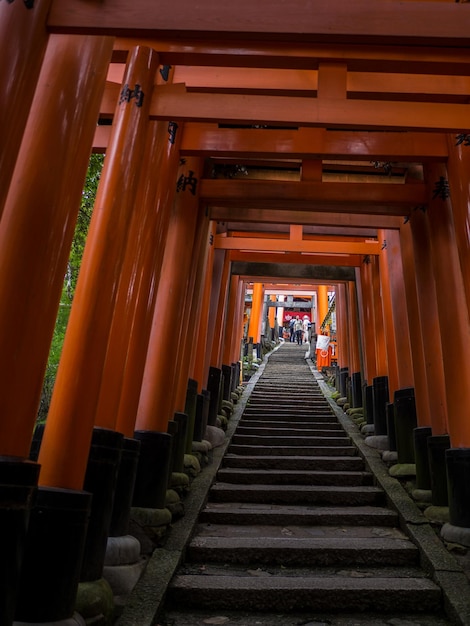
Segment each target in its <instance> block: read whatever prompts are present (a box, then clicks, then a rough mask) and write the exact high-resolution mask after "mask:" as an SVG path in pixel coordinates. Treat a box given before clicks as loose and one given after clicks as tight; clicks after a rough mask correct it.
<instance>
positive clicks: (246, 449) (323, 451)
mask: <svg viewBox="0 0 470 626" xmlns="http://www.w3.org/2000/svg"><path fill="white" fill-rule="evenodd" d="M228 451H229V452H230V453H232V454H246V455H249V456H250V455H251V456H266V455H269V456H296V455H299V456H312V457H314V456H353V455H354V454H355V453H356V448H355V447H354V446H281V445H279V446H254V445H252V446H250V445H240V444H233V443H231V444H230V445H229V447H228Z"/></svg>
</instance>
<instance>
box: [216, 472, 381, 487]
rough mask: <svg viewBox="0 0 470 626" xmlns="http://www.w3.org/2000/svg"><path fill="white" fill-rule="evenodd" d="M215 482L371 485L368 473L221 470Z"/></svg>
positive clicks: (370, 477)
mask: <svg viewBox="0 0 470 626" xmlns="http://www.w3.org/2000/svg"><path fill="white" fill-rule="evenodd" d="M217 480H220V481H222V482H225V483H237V484H239V485H247V484H250V485H254V484H257V485H288V484H291V485H324V486H334V485H342V486H344V487H346V486H350V485H355V486H360V485H371V484H372V474H370V473H369V472H340V471H318V470H280V469H278V468H275V469H245V468H240V469H238V468H221V469H220V470H219V471H218V472H217Z"/></svg>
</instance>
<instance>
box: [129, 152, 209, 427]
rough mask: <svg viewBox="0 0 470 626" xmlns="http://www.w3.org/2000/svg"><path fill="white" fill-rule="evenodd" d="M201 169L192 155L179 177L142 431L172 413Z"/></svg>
mask: <svg viewBox="0 0 470 626" xmlns="http://www.w3.org/2000/svg"><path fill="white" fill-rule="evenodd" d="M201 171H202V161H201V160H200V159H198V158H187V159H186V160H185V163H184V164H183V165H182V166H181V168H180V171H179V175H178V182H177V193H176V198H175V202H174V205H173V209H172V213H171V217H170V224H169V229H168V236H167V241H166V246H165V255H164V258H163V265H162V271H161V276H160V282H159V286H158V293H157V300H156V304H155V311H154V316H153V322H152V330H151V334H150V341H149V349H148V353H147V359H146V363H145V371H144V376H143V381H142V390H141V394H140V400H139V408H138V412H137V421H136V428H137V429H138V430H144V431H155V432H166V430H167V426H168V421H169V420H170V419H171V417H172V409H173V394H172V389H171V387H172V386H173V385H174V384H175V380H177V372H176V365H177V350H178V345H179V342H180V339H181V332H182V326H183V324H188V323H189V320H188V319H187V316H186V315H185V312H184V310H182V303H184V297H185V293H186V287H187V283H188V280H189V276H190V270H191V260H192V259H191V254H192V250H193V242H194V237H195V229H196V219H197V214H198V210H197V209H198V202H199V200H198V191H199V190H198V183H199V179H200V175H201Z"/></svg>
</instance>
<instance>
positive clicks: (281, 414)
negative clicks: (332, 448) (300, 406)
mask: <svg viewBox="0 0 470 626" xmlns="http://www.w3.org/2000/svg"><path fill="white" fill-rule="evenodd" d="M243 419H244V420H250V421H257V420H272V421H289V422H290V421H292V422H295V421H301V422H309V421H310V422H331V421H333V420H335V419H336V418H335V416H334V414H333V413H332V412H331V411H329V412H328V411H324V412H321V413H316V412H315V413H314V412H312V411H300V410H299V411H297V412H296V411H282V410H281V409H278V410H274V409H273V410H271V411H268V410H259V411H258V410H254V409H253V410H249V409H246V410H245V411H244V413H243Z"/></svg>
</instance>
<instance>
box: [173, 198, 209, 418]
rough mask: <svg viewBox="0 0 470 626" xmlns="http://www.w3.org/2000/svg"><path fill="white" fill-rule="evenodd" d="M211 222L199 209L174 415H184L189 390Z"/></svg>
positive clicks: (179, 358)
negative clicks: (175, 413) (181, 412)
mask: <svg viewBox="0 0 470 626" xmlns="http://www.w3.org/2000/svg"><path fill="white" fill-rule="evenodd" d="M209 227H210V220H209V218H208V216H207V215H206V209H205V207H203V206H201V207H200V208H199V215H198V221H197V227H196V234H195V238H194V245H193V253H192V255H191V257H192V259H193V264H192V267H191V272H190V277H189V281H188V288H187V290H186V296H185V306H184V311H185V312H186V323H184V322H183V325H182V329H181V341H180V345H179V347H178V359H177V364H176V368H177V381H178V384H177V385H176V389H175V390H176V394H175V400H174V404H173V411H184V408H185V401H186V390H187V387H188V378H189V372H190V370H191V369H192V363H194V361H195V356H196V355H195V352H196V333H197V332H198V327H199V315H200V311H201V305H202V298H203V279H204V274H205V266H206V262H207V256H208V250H209V246H210V241H209Z"/></svg>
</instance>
